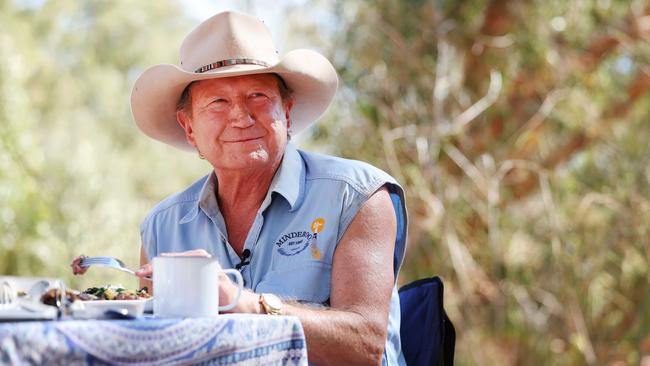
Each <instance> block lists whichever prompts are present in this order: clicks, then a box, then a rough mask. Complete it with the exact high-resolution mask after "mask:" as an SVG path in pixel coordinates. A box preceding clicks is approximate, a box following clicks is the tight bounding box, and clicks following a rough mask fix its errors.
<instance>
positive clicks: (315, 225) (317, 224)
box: [311, 217, 325, 260]
mask: <svg viewBox="0 0 650 366" xmlns="http://www.w3.org/2000/svg"><path fill="white" fill-rule="evenodd" d="M323 229H325V219H324V218H322V217H319V218H317V219H316V220H314V221H312V223H311V231H312V232H313V234H314V240H312V241H311V257H312V258H314V259H316V260H319V259H320V258H321V257H322V256H323V255H322V253H321V252H320V250H319V249H318V243H317V241H318V240H317V239H318V234H319V233H320V232H321V231H323Z"/></svg>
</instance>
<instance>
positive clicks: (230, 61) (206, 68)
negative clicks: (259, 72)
mask: <svg viewBox="0 0 650 366" xmlns="http://www.w3.org/2000/svg"><path fill="white" fill-rule="evenodd" d="M232 65H260V66H264V67H269V66H271V64H269V63H268V62H264V61H260V60H255V59H252V58H231V59H227V60H221V61H217V62H213V63H211V64H207V65H204V66H201V67H199V68H198V69H196V70H194V72H195V73H199V74H200V73H204V72H206V71H210V70H214V69H218V68H220V67H226V66H232Z"/></svg>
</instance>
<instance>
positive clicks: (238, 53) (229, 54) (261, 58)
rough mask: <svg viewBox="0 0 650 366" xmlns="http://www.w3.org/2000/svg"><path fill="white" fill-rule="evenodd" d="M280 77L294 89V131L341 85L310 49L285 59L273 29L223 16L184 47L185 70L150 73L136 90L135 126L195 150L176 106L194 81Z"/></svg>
mask: <svg viewBox="0 0 650 366" xmlns="http://www.w3.org/2000/svg"><path fill="white" fill-rule="evenodd" d="M261 73H276V74H278V75H280V76H281V77H282V79H284V81H285V83H286V84H287V86H288V87H289V88H290V89H291V90H292V91H293V97H294V103H293V109H292V111H291V123H292V126H291V128H292V130H293V131H294V132H296V133H297V132H300V131H302V130H304V129H305V128H307V127H308V126H309V125H310V124H312V123H314V122H315V121H316V120H317V119H318V118H319V117H320V116H321V115H322V114H323V113H324V112H325V110H326V109H327V107H328V106H329V104H330V102H331V101H332V98H333V97H334V93H335V92H336V87H337V83H338V77H337V75H336V71H335V70H334V67H333V66H332V64H331V63H330V62H329V61H328V60H327V59H326V58H325V57H323V56H322V55H320V54H319V53H316V52H314V51H310V50H306V49H298V50H293V51H291V52H289V53H287V54H286V55H285V56H284V57H283V58H281V57H280V56H279V54H278V52H277V51H276V49H275V46H274V45H273V39H272V38H271V33H270V32H269V30H268V28H267V27H266V26H265V25H264V23H262V22H261V21H260V20H258V19H256V18H254V17H251V16H249V15H245V14H241V13H237V12H231V11H227V12H223V13H219V14H217V15H215V16H213V17H211V18H210V19H208V20H206V21H205V22H203V23H201V24H200V25H199V26H198V27H196V28H195V29H194V30H193V31H192V32H190V34H188V35H187V37H185V40H184V41H183V43H182V44H181V48H180V67H179V66H176V65H169V64H164V65H156V66H153V67H151V68H149V69H147V70H145V72H144V73H142V75H140V77H139V78H138V80H136V82H135V85H134V86H133V91H132V92H131V112H132V113H133V117H134V119H135V123H136V124H137V125H138V127H139V128H140V130H142V132H144V133H145V134H146V135H147V136H149V137H151V138H154V139H156V140H159V141H162V142H164V143H166V144H169V145H172V146H174V147H177V148H179V149H183V150H190V151H193V150H194V148H193V147H192V146H190V145H189V144H188V143H187V141H186V140H185V133H184V131H183V129H182V128H181V127H180V126H179V124H178V122H177V121H176V104H177V103H178V100H179V99H180V97H181V94H182V93H183V90H184V89H185V87H186V86H187V85H188V84H189V83H191V82H192V81H195V80H203V79H212V78H224V77H229V76H238V75H249V74H261Z"/></svg>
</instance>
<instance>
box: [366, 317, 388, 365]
mask: <svg viewBox="0 0 650 366" xmlns="http://www.w3.org/2000/svg"><path fill="white" fill-rule="evenodd" d="M386 335H387V329H386V324H382V322H367V323H366V332H365V336H364V337H363V338H362V340H363V341H362V342H363V354H362V355H361V356H362V357H363V360H361V361H362V362H361V364H363V365H381V359H382V356H383V354H384V348H385V347H386Z"/></svg>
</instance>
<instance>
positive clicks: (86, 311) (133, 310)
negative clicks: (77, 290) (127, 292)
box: [71, 299, 151, 319]
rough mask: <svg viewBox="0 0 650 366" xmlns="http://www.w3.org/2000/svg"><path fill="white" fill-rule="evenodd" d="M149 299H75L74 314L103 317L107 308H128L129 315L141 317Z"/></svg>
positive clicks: (88, 317) (91, 317) (85, 317)
mask: <svg viewBox="0 0 650 366" xmlns="http://www.w3.org/2000/svg"><path fill="white" fill-rule="evenodd" d="M147 302H151V299H147V300H144V299H142V300H91V301H75V302H74V303H73V304H72V306H71V309H72V316H73V317H75V318H81V319H93V318H101V317H102V316H103V315H104V312H106V311H107V310H117V311H123V310H126V311H127V312H128V314H129V315H131V316H135V317H140V316H142V314H143V313H144V310H145V307H146V305H147Z"/></svg>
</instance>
